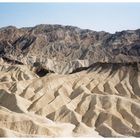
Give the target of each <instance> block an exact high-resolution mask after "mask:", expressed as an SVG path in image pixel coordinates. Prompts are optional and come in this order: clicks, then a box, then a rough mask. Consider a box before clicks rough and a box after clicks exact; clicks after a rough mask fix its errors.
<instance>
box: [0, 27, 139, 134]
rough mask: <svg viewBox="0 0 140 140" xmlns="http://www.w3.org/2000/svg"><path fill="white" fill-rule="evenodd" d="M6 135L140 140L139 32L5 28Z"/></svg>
mask: <svg viewBox="0 0 140 140" xmlns="http://www.w3.org/2000/svg"><path fill="white" fill-rule="evenodd" d="M0 57H1V59H0V136H1V137H64V136H74V137H79V136H92V137H128V136H130V137H140V64H139V63H140V30H139V29H138V30H126V31H122V32H116V33H115V34H110V33H107V32H95V31H91V30H84V29H80V28H77V27H72V26H61V25H38V26H35V27H29V28H20V29H17V28H16V27H13V26H9V27H4V28H1V29H0Z"/></svg>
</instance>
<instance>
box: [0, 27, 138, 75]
mask: <svg viewBox="0 0 140 140" xmlns="http://www.w3.org/2000/svg"><path fill="white" fill-rule="evenodd" d="M0 55H1V56H4V57H6V58H8V59H10V60H17V61H19V62H21V63H23V64H26V65H30V66H42V67H43V68H45V69H47V70H50V71H53V72H55V73H60V74H62V73H63V74H65V73H71V72H73V71H75V70H76V69H77V68H81V67H89V66H90V65H92V64H93V63H96V62H102V63H105V62H107V63H108V62H109V63H128V62H131V63H133V62H139V61H140V30H139V29H138V30H135V31H133V30H127V31H122V32H116V33H115V34H110V33H107V32H95V31H91V30H83V29H80V28H77V27H72V26H61V25H38V26H35V27H30V28H20V29H17V28H16V27H13V26H9V27H5V28H1V29H0Z"/></svg>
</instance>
